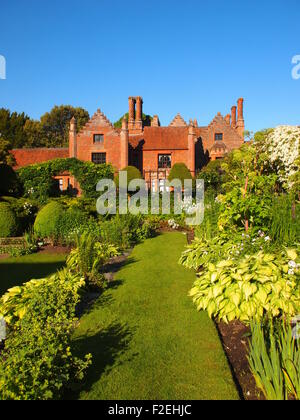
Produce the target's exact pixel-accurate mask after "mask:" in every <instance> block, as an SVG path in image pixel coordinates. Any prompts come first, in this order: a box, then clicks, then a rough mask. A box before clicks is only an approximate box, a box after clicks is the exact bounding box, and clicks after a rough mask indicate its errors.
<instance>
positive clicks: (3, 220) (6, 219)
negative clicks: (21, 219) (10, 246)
mask: <svg viewBox="0 0 300 420" xmlns="http://www.w3.org/2000/svg"><path fill="white" fill-rule="evenodd" d="M18 230H19V227H18V221H17V216H16V214H15V212H14V211H13V210H12V208H11V206H10V205H9V204H8V203H0V238H9V237H12V236H16V235H17V234H18Z"/></svg>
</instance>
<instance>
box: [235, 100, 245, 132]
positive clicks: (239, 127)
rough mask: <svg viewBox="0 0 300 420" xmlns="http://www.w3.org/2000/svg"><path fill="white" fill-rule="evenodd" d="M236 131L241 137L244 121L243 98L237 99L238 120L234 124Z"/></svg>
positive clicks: (243, 130)
mask: <svg viewBox="0 0 300 420" xmlns="http://www.w3.org/2000/svg"><path fill="white" fill-rule="evenodd" d="M236 128H237V131H238V133H239V135H240V136H241V137H244V132H245V121H244V99H243V98H240V99H238V120H237V125H236Z"/></svg>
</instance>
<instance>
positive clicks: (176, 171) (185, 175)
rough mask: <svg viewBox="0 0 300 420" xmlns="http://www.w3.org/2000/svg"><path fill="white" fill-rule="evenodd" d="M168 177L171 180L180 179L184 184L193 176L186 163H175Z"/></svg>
mask: <svg viewBox="0 0 300 420" xmlns="http://www.w3.org/2000/svg"><path fill="white" fill-rule="evenodd" d="M168 179H169V181H170V182H171V181H173V180H174V179H179V180H180V181H181V183H182V186H184V181H185V180H191V179H193V177H192V174H191V172H190V170H189V169H188V167H187V166H186V164H185V163H175V165H174V166H173V167H172V169H171V171H170V174H169V177H168Z"/></svg>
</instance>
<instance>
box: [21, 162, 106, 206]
mask: <svg viewBox="0 0 300 420" xmlns="http://www.w3.org/2000/svg"><path fill="white" fill-rule="evenodd" d="M64 172H68V173H69V174H70V175H71V176H73V177H74V178H75V179H76V180H77V181H78V183H79V185H80V188H81V190H82V193H83V195H84V196H85V197H88V198H96V197H97V192H96V185H97V183H98V182H99V180H101V179H104V178H108V179H113V176H114V170H113V167H112V166H111V165H106V164H104V165H96V164H94V163H92V162H83V161H80V160H78V159H75V158H68V159H54V160H51V161H48V162H45V163H38V164H34V165H29V166H26V167H24V168H21V169H19V170H18V175H19V178H20V180H21V183H22V184H23V189H24V195H25V196H26V197H32V198H35V199H39V200H41V201H43V200H46V199H47V198H49V197H55V196H57V195H59V189H58V185H57V182H56V181H55V179H54V177H55V176H57V175H60V174H62V173H64Z"/></svg>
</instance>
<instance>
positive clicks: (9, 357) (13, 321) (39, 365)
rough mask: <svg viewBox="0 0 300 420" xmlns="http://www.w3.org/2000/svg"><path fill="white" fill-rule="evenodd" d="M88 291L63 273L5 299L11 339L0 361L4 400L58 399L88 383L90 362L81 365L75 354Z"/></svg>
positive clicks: (2, 309) (2, 307) (2, 305)
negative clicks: (74, 338) (82, 294)
mask: <svg viewBox="0 0 300 420" xmlns="http://www.w3.org/2000/svg"><path fill="white" fill-rule="evenodd" d="M83 285H84V282H83V280H82V279H81V278H80V277H79V276H75V275H74V274H70V272H69V271H67V270H63V271H61V272H58V273H56V274H55V275H53V276H51V277H49V278H46V279H43V280H32V281H31V282H28V283H26V284H25V285H24V286H20V287H15V288H13V289H11V290H9V291H8V292H7V293H6V295H4V296H3V297H2V298H1V300H0V314H1V315H2V316H4V318H5V320H6V322H7V324H8V336H7V340H6V342H5V349H4V350H3V351H2V353H1V355H0V360H1V363H0V399H3V400H42V399H54V398H58V397H60V396H61V393H62V391H63V389H64V388H65V387H66V386H67V385H69V384H70V383H72V382H73V381H77V380H81V379H83V376H84V373H85V371H86V369H87V367H88V366H89V365H90V360H91V356H90V355H87V356H86V357H85V359H84V360H81V359H79V358H76V357H74V356H73V355H72V351H71V334H72V332H73V330H74V327H75V325H76V318H75V308H76V305H77V303H78V302H79V291H80V289H81V288H82V287H83Z"/></svg>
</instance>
